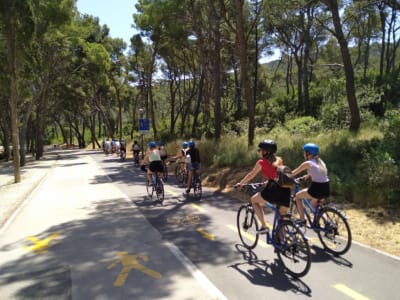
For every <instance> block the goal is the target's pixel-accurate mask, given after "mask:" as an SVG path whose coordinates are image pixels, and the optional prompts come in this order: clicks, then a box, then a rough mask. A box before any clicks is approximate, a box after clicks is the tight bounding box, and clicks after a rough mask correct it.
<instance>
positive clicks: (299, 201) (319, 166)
mask: <svg viewBox="0 0 400 300" xmlns="http://www.w3.org/2000/svg"><path fill="white" fill-rule="evenodd" d="M303 151H304V159H305V162H303V163H302V164H301V165H300V166H298V167H297V168H296V169H294V170H293V171H292V176H293V177H295V176H296V175H298V174H299V173H301V172H303V171H307V175H304V176H303V177H302V179H303V180H304V179H308V178H311V181H312V182H311V185H310V187H309V188H305V189H302V190H300V191H299V192H297V193H296V205H297V208H298V213H299V217H300V222H299V223H300V224H302V225H305V222H306V221H305V218H304V205H303V199H311V205H312V206H313V207H314V208H315V207H316V206H317V201H318V199H322V198H326V197H328V196H329V194H330V191H329V178H328V169H327V168H326V165H325V163H324V162H323V160H322V159H320V158H319V157H318V154H319V147H318V145H317V144H313V143H307V144H305V145H304V146H303Z"/></svg>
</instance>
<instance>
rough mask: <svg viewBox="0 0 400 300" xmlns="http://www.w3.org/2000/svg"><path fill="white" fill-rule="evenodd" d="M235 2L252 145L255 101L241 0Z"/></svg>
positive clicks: (249, 134)
mask: <svg viewBox="0 0 400 300" xmlns="http://www.w3.org/2000/svg"><path fill="white" fill-rule="evenodd" d="M235 3H236V26H237V28H236V40H237V47H238V51H239V58H240V76H241V82H242V86H243V88H244V98H245V99H246V103H247V115H248V118H249V129H248V146H249V147H250V146H252V145H253V143H254V130H255V125H256V122H255V107H254V105H255V103H254V98H253V91H252V87H251V82H250V76H249V70H248V58H247V57H248V53H247V48H248V47H247V40H246V36H245V29H244V21H245V19H244V13H243V6H244V1H243V0H235Z"/></svg>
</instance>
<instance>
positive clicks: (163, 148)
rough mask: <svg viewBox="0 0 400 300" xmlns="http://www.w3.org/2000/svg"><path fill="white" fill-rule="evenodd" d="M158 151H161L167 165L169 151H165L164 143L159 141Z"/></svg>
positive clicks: (162, 158)
mask: <svg viewBox="0 0 400 300" xmlns="http://www.w3.org/2000/svg"><path fill="white" fill-rule="evenodd" d="M157 146H158V151H160V157H161V160H162V161H163V163H165V161H166V159H167V158H168V153H167V149H165V146H164V143H163V142H161V141H159V142H157Z"/></svg>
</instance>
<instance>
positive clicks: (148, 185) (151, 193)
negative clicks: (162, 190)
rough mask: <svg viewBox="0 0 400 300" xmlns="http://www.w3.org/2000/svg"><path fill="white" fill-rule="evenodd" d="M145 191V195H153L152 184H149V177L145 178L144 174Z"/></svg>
mask: <svg viewBox="0 0 400 300" xmlns="http://www.w3.org/2000/svg"><path fill="white" fill-rule="evenodd" d="M146 191H147V195H149V196H150V198H151V197H153V185H152V184H150V182H149V179H148V178H147V175H146Z"/></svg>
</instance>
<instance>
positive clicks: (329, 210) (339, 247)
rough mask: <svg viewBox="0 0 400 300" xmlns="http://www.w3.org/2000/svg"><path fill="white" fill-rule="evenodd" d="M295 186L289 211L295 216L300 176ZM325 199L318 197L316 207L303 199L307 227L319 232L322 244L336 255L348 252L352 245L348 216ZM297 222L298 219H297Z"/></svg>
mask: <svg viewBox="0 0 400 300" xmlns="http://www.w3.org/2000/svg"><path fill="white" fill-rule="evenodd" d="M294 182H295V188H294V193H293V194H292V197H291V201H290V208H289V212H290V214H291V215H292V216H293V215H294V213H295V209H296V211H297V206H296V199H295V195H296V193H297V192H298V191H299V190H300V182H301V180H300V179H299V178H296V179H295V180H294ZM324 200H325V199H318V202H317V206H316V208H314V207H313V206H312V205H311V202H310V200H308V199H303V203H304V215H305V217H306V220H307V222H306V223H308V224H306V228H310V229H312V230H314V231H315V232H316V233H317V234H318V238H319V240H320V241H321V244H322V246H323V247H324V249H326V250H327V251H328V252H330V253H332V254H334V255H342V254H344V253H346V252H347V251H348V250H349V249H350V246H351V241H352V236H351V231H350V226H349V223H348V222H347V218H346V216H344V215H343V213H342V212H341V211H340V210H338V209H337V208H335V207H331V206H326V204H325V203H324ZM295 222H296V221H295Z"/></svg>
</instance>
